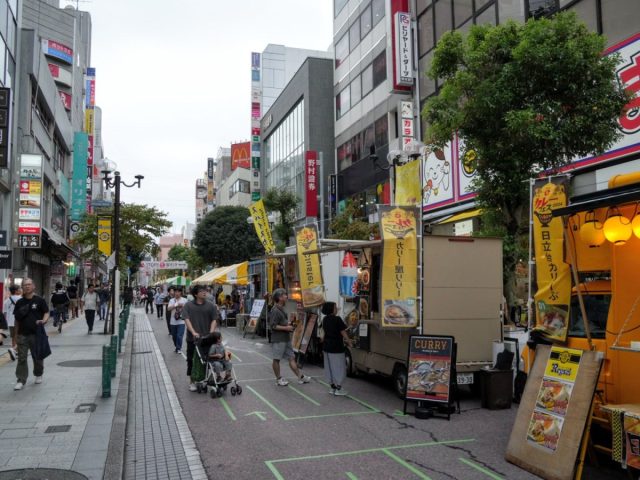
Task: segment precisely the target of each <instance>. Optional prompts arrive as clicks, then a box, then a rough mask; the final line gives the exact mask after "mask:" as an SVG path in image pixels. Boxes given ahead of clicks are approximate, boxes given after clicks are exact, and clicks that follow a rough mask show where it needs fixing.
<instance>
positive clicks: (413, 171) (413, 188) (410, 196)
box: [395, 160, 422, 206]
mask: <svg viewBox="0 0 640 480" xmlns="http://www.w3.org/2000/svg"><path fill="white" fill-rule="evenodd" d="M420 161H421V160H412V161H410V162H409V163H407V164H405V165H402V166H399V167H396V193H395V203H396V204H397V205H411V206H414V205H417V204H418V202H419V201H420V196H421V195H422V188H421V187H420Z"/></svg>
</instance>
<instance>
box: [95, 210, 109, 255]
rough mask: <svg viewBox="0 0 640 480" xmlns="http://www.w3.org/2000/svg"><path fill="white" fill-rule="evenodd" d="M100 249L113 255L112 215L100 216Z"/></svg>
mask: <svg viewBox="0 0 640 480" xmlns="http://www.w3.org/2000/svg"><path fill="white" fill-rule="evenodd" d="M98 250H99V251H100V253H102V254H104V255H106V256H107V257H108V256H109V255H111V215H100V216H98Z"/></svg>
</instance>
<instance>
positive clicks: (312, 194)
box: [304, 150, 320, 218]
mask: <svg viewBox="0 0 640 480" xmlns="http://www.w3.org/2000/svg"><path fill="white" fill-rule="evenodd" d="M304 163H305V169H304V172H305V175H304V184H305V202H304V203H305V206H306V208H305V214H306V216H307V217H312V218H316V217H317V216H318V184H319V182H320V166H319V165H318V152H315V151H313V150H308V151H307V152H305V154H304Z"/></svg>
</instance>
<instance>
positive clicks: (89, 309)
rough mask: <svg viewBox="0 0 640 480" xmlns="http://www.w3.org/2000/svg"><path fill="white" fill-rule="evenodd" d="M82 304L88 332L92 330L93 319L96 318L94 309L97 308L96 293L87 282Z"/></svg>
mask: <svg viewBox="0 0 640 480" xmlns="http://www.w3.org/2000/svg"><path fill="white" fill-rule="evenodd" d="M82 306H83V308H84V317H85V319H86V320H87V327H88V328H89V332H88V333H89V334H91V332H93V321H94V320H95V318H96V310H97V309H98V294H97V293H96V291H95V289H94V288H93V284H89V286H88V287H87V291H86V292H84V296H83V297H82Z"/></svg>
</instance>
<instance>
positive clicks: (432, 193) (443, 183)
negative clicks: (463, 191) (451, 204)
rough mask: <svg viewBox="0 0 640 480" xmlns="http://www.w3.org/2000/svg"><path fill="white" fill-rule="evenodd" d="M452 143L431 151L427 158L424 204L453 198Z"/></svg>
mask: <svg viewBox="0 0 640 480" xmlns="http://www.w3.org/2000/svg"><path fill="white" fill-rule="evenodd" d="M451 163H452V162H451V145H447V146H446V147H445V148H444V149H443V150H436V151H434V152H431V153H430V154H429V155H428V156H427V157H426V159H425V165H424V174H423V175H424V178H423V182H422V185H423V187H422V199H423V204H424V205H432V204H435V203H439V202H442V201H445V200H450V199H452V198H453V189H452V188H451Z"/></svg>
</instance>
